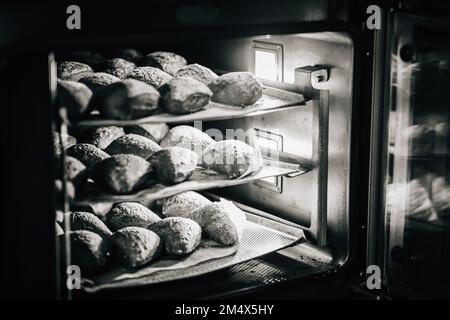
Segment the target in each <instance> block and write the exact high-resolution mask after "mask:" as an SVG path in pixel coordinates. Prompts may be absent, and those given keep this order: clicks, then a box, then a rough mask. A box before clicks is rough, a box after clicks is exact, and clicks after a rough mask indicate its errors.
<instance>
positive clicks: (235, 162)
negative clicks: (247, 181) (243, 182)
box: [199, 140, 263, 179]
mask: <svg viewBox="0 0 450 320" xmlns="http://www.w3.org/2000/svg"><path fill="white" fill-rule="evenodd" d="M199 165H201V166H203V167H205V168H207V169H211V170H214V171H216V172H219V173H222V174H225V175H226V176H227V177H228V178H230V179H234V178H238V177H240V176H242V175H246V174H248V173H252V172H255V171H258V170H259V169H260V168H261V167H262V165H263V159H262V155H261V152H260V151H259V149H258V148H253V147H251V146H250V145H248V144H246V143H244V142H242V141H239V140H222V141H219V142H216V143H214V144H211V145H210V146H208V147H207V148H206V149H205V150H204V151H203V153H202V157H201V163H200V164H199Z"/></svg>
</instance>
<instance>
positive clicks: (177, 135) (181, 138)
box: [160, 125, 215, 156]
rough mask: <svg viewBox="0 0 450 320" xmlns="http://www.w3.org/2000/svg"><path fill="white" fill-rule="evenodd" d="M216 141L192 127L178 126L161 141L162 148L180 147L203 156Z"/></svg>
mask: <svg viewBox="0 0 450 320" xmlns="http://www.w3.org/2000/svg"><path fill="white" fill-rule="evenodd" d="M214 143H215V141H214V140H213V139H212V138H211V137H210V136H208V135H207V134H206V133H204V132H202V131H200V130H198V129H197V128H194V127H191V126H185V125H182V126H176V127H174V128H172V129H170V131H169V132H168V133H167V134H166V136H165V137H164V138H163V139H162V140H161V143H160V145H161V147H163V148H167V147H179V148H185V149H189V150H191V151H194V152H195V153H196V154H197V155H198V156H201V154H202V153H203V151H204V150H205V149H206V148H207V147H208V146H210V145H212V144H214Z"/></svg>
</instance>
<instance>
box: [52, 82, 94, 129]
mask: <svg viewBox="0 0 450 320" xmlns="http://www.w3.org/2000/svg"><path fill="white" fill-rule="evenodd" d="M91 97H92V91H91V89H89V88H88V87H87V86H86V85H84V84H82V83H80V82H75V81H65V80H58V87H57V103H58V105H59V106H60V107H64V108H66V110H67V116H68V118H69V120H70V121H75V120H78V119H79V118H80V117H81V116H83V115H85V114H86V113H87V112H88V111H89V109H88V106H89V102H90V100H91Z"/></svg>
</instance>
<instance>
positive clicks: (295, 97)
mask: <svg viewBox="0 0 450 320" xmlns="http://www.w3.org/2000/svg"><path fill="white" fill-rule="evenodd" d="M304 104H305V99H304V97H303V95H301V94H298V93H294V92H290V91H286V90H281V89H277V88H272V87H267V86H264V87H263V95H262V97H261V99H259V100H258V101H257V102H256V103H255V104H253V105H251V106H247V107H244V108H240V107H235V106H230V105H225V104H220V103H215V102H210V103H209V104H208V106H207V107H206V109H205V110H202V111H198V112H194V113H190V114H185V115H176V114H169V113H159V114H154V115H151V116H148V117H144V118H140V119H135V120H112V119H102V118H101V117H100V115H99V114H98V113H97V114H93V115H91V116H90V118H89V119H86V120H83V121H80V122H78V123H76V125H77V126H80V127H102V126H127V125H135V124H142V123H161V122H164V123H189V122H194V121H200V120H222V119H233V118H241V117H248V116H255V115H258V114H261V113H266V112H270V111H276V109H280V108H286V107H293V106H299V105H304Z"/></svg>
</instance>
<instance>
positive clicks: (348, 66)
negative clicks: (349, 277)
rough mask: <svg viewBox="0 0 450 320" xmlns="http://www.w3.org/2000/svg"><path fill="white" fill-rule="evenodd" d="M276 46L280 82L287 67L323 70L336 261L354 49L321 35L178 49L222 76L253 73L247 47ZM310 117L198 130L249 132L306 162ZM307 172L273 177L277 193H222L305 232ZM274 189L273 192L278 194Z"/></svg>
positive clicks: (307, 112) (343, 212)
mask: <svg viewBox="0 0 450 320" xmlns="http://www.w3.org/2000/svg"><path fill="white" fill-rule="evenodd" d="M254 41H257V42H264V43H269V44H276V45H278V46H280V47H281V51H282V59H281V64H282V66H281V68H282V78H283V80H284V82H286V83H290V84H295V81H296V80H295V69H296V68H298V67H303V66H310V65H322V66H325V67H327V68H328V70H329V80H328V81H327V82H324V83H319V85H320V87H318V88H319V89H323V90H329V101H330V114H329V136H328V139H329V144H328V146H329V147H328V198H327V199H328V201H327V202H328V204H327V206H328V210H327V212H328V213H327V220H328V230H327V237H328V239H329V245H330V246H331V247H333V248H334V250H335V251H336V253H337V256H339V257H340V258H339V259H340V260H342V262H343V261H344V260H345V259H346V256H347V252H348V222H349V221H348V188H349V187H348V186H349V168H350V135H351V115H352V101H353V76H354V44H353V41H352V39H351V37H350V36H349V35H347V34H345V33H337V32H321V33H303V34H285V35H264V36H252V37H240V38H230V39H226V40H213V41H201V42H194V43H191V44H189V45H186V46H184V47H179V48H178V49H179V51H180V52H182V54H184V55H185V56H186V58H187V59H188V61H190V62H196V63H200V64H203V65H206V66H208V67H210V68H213V69H218V70H224V71H242V70H247V71H252V72H254V71H255V70H254V60H253V59H254V58H253V51H252V50H253V48H252V43H253V42H254ZM311 120H312V112H311V107H310V106H305V107H299V108H297V109H293V110H292V109H291V110H287V111H280V112H274V113H269V114H265V115H261V116H257V117H249V118H242V119H234V120H224V121H217V122H205V123H203V124H202V125H203V129H207V128H211V127H212V128H220V129H221V130H222V131H223V132H225V130H226V129H228V128H242V129H244V130H246V129H251V128H256V129H260V130H263V131H269V132H271V133H275V135H279V136H281V148H282V150H283V151H285V152H289V153H293V154H296V155H301V156H305V157H308V156H311V152H312V125H311V123H312V121H311ZM313 187H314V186H313V185H312V176H311V173H307V174H305V175H302V176H299V177H296V178H286V177H283V178H281V182H280V183H279V188H278V190H273V188H272V189H270V188H267V185H264V184H259V183H253V184H247V185H243V186H239V187H233V188H228V189H225V190H222V191H224V192H222V193H223V194H224V195H226V196H228V197H231V198H233V199H235V200H238V201H240V202H243V203H245V204H248V205H251V206H253V207H256V208H258V209H260V210H264V211H267V212H269V213H272V214H274V215H276V216H278V217H281V218H283V219H286V220H289V221H291V222H294V223H296V224H298V225H300V226H302V227H305V228H308V227H309V225H310V221H311V216H310V214H311V208H312V206H315V205H316V204H315V203H311V201H310V199H311V193H312V191H311V190H312V188H313ZM280 189H281V192H279V191H280Z"/></svg>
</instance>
